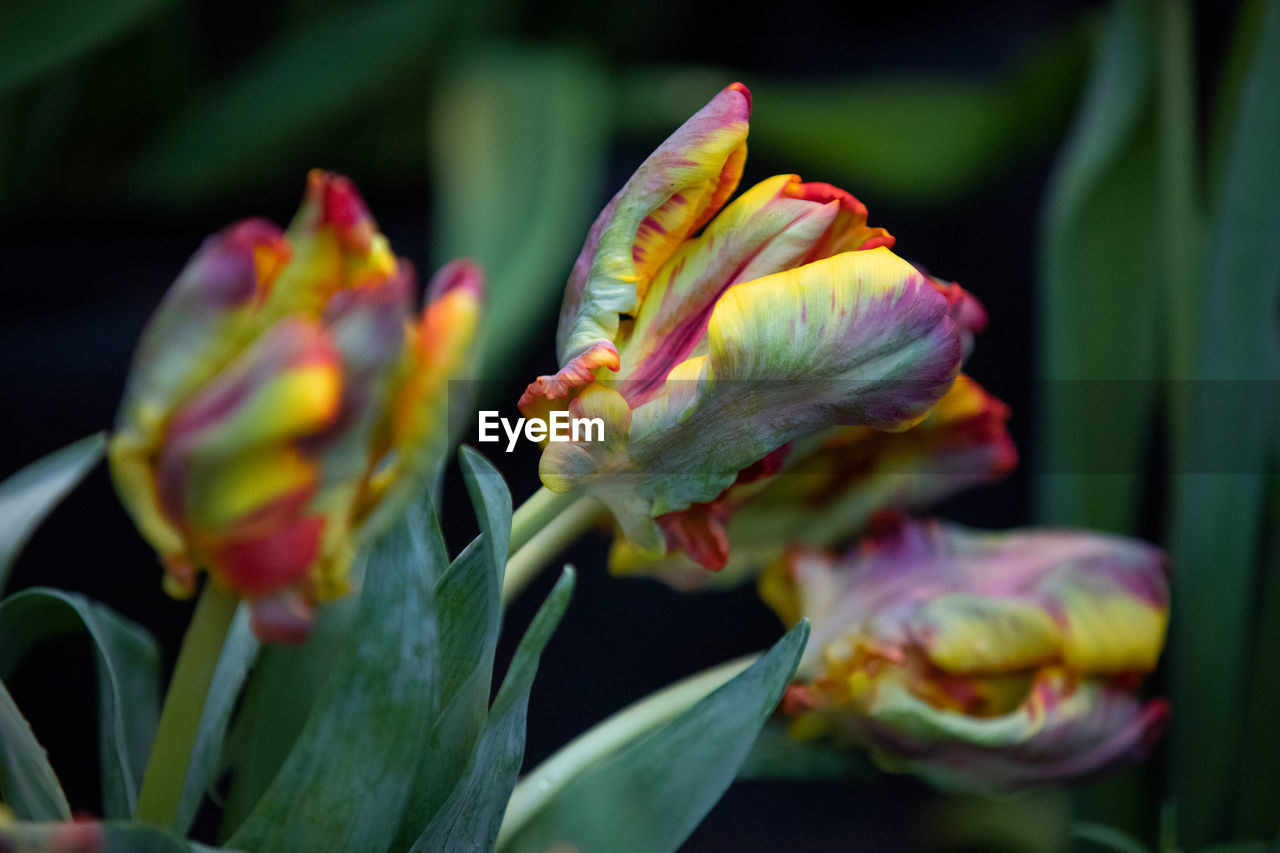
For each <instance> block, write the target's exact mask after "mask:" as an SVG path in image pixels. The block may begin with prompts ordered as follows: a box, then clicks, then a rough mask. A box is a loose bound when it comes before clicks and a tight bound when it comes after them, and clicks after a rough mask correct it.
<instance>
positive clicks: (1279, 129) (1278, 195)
mask: <svg viewBox="0 0 1280 853" xmlns="http://www.w3.org/2000/svg"><path fill="white" fill-rule="evenodd" d="M1258 39H1259V41H1258V46H1257V49H1256V51H1255V52H1254V56H1253V62H1252V64H1251V67H1250V69H1249V73H1248V76H1247V80H1246V83H1245V87H1244V91H1243V93H1242V96H1241V101H1240V108H1239V112H1238V115H1237V117H1236V124H1235V128H1234V130H1233V131H1232V134H1231V143H1230V148H1229V150H1228V154H1227V159H1226V165H1225V171H1224V184H1223V187H1222V189H1221V191H1220V192H1219V193H1218V194H1217V199H1218V202H1217V206H1216V209H1215V210H1214V211H1213V224H1212V234H1211V241H1210V247H1209V260H1208V280H1207V289H1206V292H1205V294H1204V299H1203V302H1202V303H1201V304H1200V305H1199V306H1198V307H1199V309H1200V316H1201V318H1202V323H1203V329H1202V334H1201V340H1202V342H1203V343H1202V347H1201V351H1200V357H1199V361H1198V365H1197V377H1196V378H1197V379H1198V380H1199V381H1197V382H1196V384H1195V388H1194V396H1193V399H1192V405H1191V407H1190V411H1191V413H1192V419H1191V422H1190V430H1189V432H1188V434H1187V436H1186V442H1185V444H1184V445H1183V446H1181V447H1179V448H1177V451H1178V452H1177V462H1178V465H1179V467H1180V474H1179V476H1178V478H1177V479H1176V481H1175V483H1174V486H1175V499H1176V503H1175V512H1174V515H1173V522H1172V525H1171V531H1172V534H1173V548H1172V550H1173V559H1174V563H1173V565H1174V582H1173V593H1174V602H1173V611H1174V613H1176V614H1178V615H1177V617H1176V618H1175V619H1174V621H1173V626H1172V636H1173V652H1174V656H1175V660H1176V661H1177V667H1176V669H1175V671H1174V707H1175V708H1177V716H1176V721H1175V726H1174V732H1173V735H1174V771H1175V785H1174V788H1175V795H1176V798H1177V802H1178V842H1179V844H1180V845H1183V846H1185V847H1187V848H1189V849H1196V848H1199V847H1202V846H1204V845H1205V844H1207V843H1210V842H1213V841H1220V840H1224V839H1227V838H1230V837H1231V836H1230V833H1229V828H1228V823H1229V820H1230V817H1231V808H1232V801H1233V799H1234V798H1235V797H1236V793H1235V792H1236V787H1235V785H1236V783H1237V782H1244V781H1245V780H1242V779H1238V778H1237V777H1238V766H1239V764H1238V762H1239V759H1240V756H1241V754H1242V753H1241V750H1242V748H1246V746H1247V745H1246V744H1244V743H1243V742H1242V740H1241V733H1242V730H1243V725H1242V724H1243V720H1242V719H1241V717H1242V713H1241V711H1242V709H1243V708H1244V707H1245V699H1246V688H1247V685H1248V669H1247V666H1248V662H1249V659H1250V658H1249V652H1250V649H1251V646H1252V640H1253V635H1252V629H1253V627H1254V626H1253V625H1252V624H1251V619H1250V615H1251V614H1252V613H1253V612H1254V610H1253V603H1254V600H1255V596H1256V594H1257V581H1258V564H1259V561H1260V557H1261V550H1262V533H1263V524H1264V508H1265V494H1266V468H1267V464H1268V462H1269V461H1270V460H1271V453H1272V450H1273V448H1274V447H1275V439H1276V420H1275V412H1276V411H1277V404H1278V403H1280V400H1278V399H1277V394H1276V389H1277V387H1280V383H1277V381H1276V380H1277V379H1280V334H1278V333H1277V323H1276V306H1277V305H1278V304H1280V240H1278V239H1276V235H1278V234H1280V147H1277V145H1276V140H1277V139H1280V101H1277V100H1276V98H1275V93H1276V91H1277V90H1280V0H1269V2H1268V3H1267V8H1266V11H1265V15H1264V19H1263V27H1262V31H1261V33H1260V34H1259V36H1258ZM1266 665H1267V666H1270V667H1273V668H1274V667H1275V665H1276V664H1275V661H1268V662H1267V664H1266ZM1247 748H1252V746H1248V747H1247ZM1271 772H1275V768H1274V767H1273V768H1272V771H1271Z"/></svg>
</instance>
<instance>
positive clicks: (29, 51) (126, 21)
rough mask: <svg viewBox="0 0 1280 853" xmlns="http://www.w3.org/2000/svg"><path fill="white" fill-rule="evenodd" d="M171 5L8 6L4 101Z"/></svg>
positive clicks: (25, 1)
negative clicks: (33, 81) (23, 87)
mask: <svg viewBox="0 0 1280 853" xmlns="http://www.w3.org/2000/svg"><path fill="white" fill-rule="evenodd" d="M168 3H169V0H114V2H110V3H103V2H101V0H59V2H57V3H45V2H42V0H7V2H6V3H5V6H4V18H3V23H0V95H4V94H6V93H8V92H9V91H10V90H12V89H14V88H17V87H18V86H21V85H23V84H24V83H28V82H30V81H32V80H35V79H37V78H39V77H40V76H41V75H43V74H46V73H48V72H50V71H54V70H56V69H58V68H60V67H61V66H63V65H66V64H67V63H69V62H72V61H74V60H75V59H77V58H79V57H80V56H82V55H83V54H85V53H88V52H89V51H90V50H93V49H94V48H96V47H98V46H99V45H101V44H103V43H105V42H108V41H110V40H111V39H113V38H115V37H117V36H119V35H121V34H122V33H125V32H127V31H128V30H129V29H131V28H133V27H136V26H138V25H139V24H141V23H143V22H145V21H146V20H147V19H148V18H149V17H151V16H152V15H153V14H155V13H156V12H157V11H159V10H160V9H162V8H163V7H164V6H166V5H168Z"/></svg>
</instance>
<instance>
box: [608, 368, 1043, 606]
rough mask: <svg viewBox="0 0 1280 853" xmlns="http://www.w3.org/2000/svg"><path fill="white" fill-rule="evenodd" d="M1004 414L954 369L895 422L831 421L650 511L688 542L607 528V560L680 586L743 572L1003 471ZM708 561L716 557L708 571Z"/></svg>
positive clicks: (1013, 457) (737, 578)
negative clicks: (690, 497)
mask: <svg viewBox="0 0 1280 853" xmlns="http://www.w3.org/2000/svg"><path fill="white" fill-rule="evenodd" d="M1008 419H1009V409H1008V407H1007V406H1005V405H1004V403H1002V402H1000V401H999V400H998V399H996V398H995V397H994V396H992V395H991V394H990V393H988V392H987V391H986V390H985V389H984V388H982V386H980V385H979V384H978V383H977V382H975V381H974V380H972V379H970V378H969V377H967V376H963V375H962V376H960V377H959V378H958V379H957V380H956V382H955V384H954V385H953V386H952V387H951V390H950V391H948V392H947V393H946V395H944V396H943V398H942V399H941V400H939V401H938V403H937V405H936V406H934V408H933V410H932V411H931V412H930V413H929V416H928V417H927V418H925V419H924V420H923V421H921V422H920V423H919V424H917V425H916V426H914V427H912V428H911V429H909V430H906V431H905V432H897V433H889V432H882V431H880V430H876V429H871V428H869V427H858V426H849V427H834V428H832V429H829V430H826V431H824V432H821V433H818V434H816V435H814V436H811V437H808V438H804V439H801V440H799V441H796V442H794V443H792V444H791V445H790V446H788V447H787V448H786V452H785V453H783V454H779V455H778V456H779V459H778V462H777V464H776V465H775V466H774V468H775V469H776V470H774V471H769V470H760V471H759V473H760V474H761V475H762V476H761V477H760V478H759V479H756V480H754V481H751V482H749V483H748V482H744V480H746V479H747V478H740V480H739V482H738V483H735V484H734V485H733V486H731V487H730V488H729V489H726V490H725V491H724V492H723V493H722V494H721V495H719V496H718V497H716V498H715V499H714V500H712V501H710V502H709V503H706V504H696V505H694V506H692V507H690V508H689V509H687V510H685V511H684V512H682V513H674V514H672V515H671V516H670V517H663V518H659V519H658V523H659V524H660V525H663V526H664V529H672V528H675V529H680V530H684V529H690V530H693V531H695V534H697V533H702V534H704V535H703V536H702V538H701V539H698V540H696V542H695V544H693V545H691V546H689V547H686V548H684V549H682V550H676V549H672V550H670V551H669V552H668V553H667V554H664V555H662V556H659V557H654V556H652V555H651V554H648V553H646V552H645V551H643V550H642V549H639V548H637V547H635V546H634V545H632V544H631V543H630V542H628V541H626V540H625V539H616V540H615V541H614V543H613V549H612V551H611V552H610V555H609V569H610V571H611V572H613V573H614V574H617V575H629V576H646V577H655V578H658V579H660V580H662V581H664V582H666V583H668V584H670V585H671V586H673V587H675V588H677V589H681V590H696V589H703V588H716V589H723V588H726V587H731V586H736V585H739V584H742V583H745V582H748V581H751V580H753V579H755V577H756V576H757V575H758V574H759V572H760V570H761V569H762V568H764V567H765V566H766V565H768V564H770V563H772V562H773V561H775V560H777V559H778V558H779V557H781V556H782V555H783V553H784V552H785V551H786V549H787V548H788V547H790V546H792V545H801V546H805V547H809V548H825V547H830V546H834V545H839V544H842V543H845V542H848V541H850V540H851V539H853V538H854V537H856V536H858V535H859V534H861V533H863V532H865V531H866V530H867V529H868V527H869V526H870V525H871V523H872V521H873V520H874V519H875V518H876V516H877V515H878V514H879V513H882V512H916V511H920V510H924V509H926V508H928V507H929V506H931V505H932V504H934V503H936V502H938V501H940V500H942V499H944V498H946V497H948V496H950V495H953V494H955V493H957V492H960V491H962V490H964V489H968V488H971V487H973V486H977V485H980V484H982V483H987V482H991V481H993V480H997V479H999V478H1001V477H1003V476H1005V475H1006V474H1008V473H1009V472H1010V471H1012V470H1013V468H1014V466H1015V465H1016V464H1017V460H1018V452H1017V449H1016V448H1015V447H1014V444H1013V440H1012V439H1011V438H1010V437H1009V432H1008V430H1007V429H1006V426H1005V425H1006V422H1007V421H1008ZM691 519H692V520H694V523H690V520H691ZM708 534H709V535H708ZM691 554H692V555H695V556H696V559H695V556H690V555H691ZM708 564H710V565H712V566H716V565H719V566H723V568H722V569H721V570H720V571H718V572H716V573H712V572H708V571H707V570H706V569H707V566H708Z"/></svg>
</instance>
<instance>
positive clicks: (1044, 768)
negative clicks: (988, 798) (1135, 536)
mask: <svg viewBox="0 0 1280 853" xmlns="http://www.w3.org/2000/svg"><path fill="white" fill-rule="evenodd" d="M761 591H762V594H763V595H764V596H765V598H766V600H767V601H769V603H770V604H772V605H773V607H774V609H775V610H777V612H778V613H779V615H780V616H782V617H783V619H784V621H795V620H798V619H799V618H800V617H801V616H807V617H809V619H810V620H811V622H812V625H813V633H812V635H811V639H810V642H809V646H808V648H807V650H806V651H805V657H804V658H803V660H802V661H801V664H800V669H799V670H798V678H799V681H798V682H797V684H795V685H793V686H792V688H791V691H790V692H789V694H788V699H787V702H786V706H787V709H788V710H789V712H790V713H792V714H794V715H796V719H795V721H794V723H793V726H794V729H795V731H796V733H797V734H799V735H802V736H803V735H808V736H819V735H827V736H832V737H834V738H836V739H837V740H845V741H850V742H853V743H857V744H861V745H863V746H866V747H867V748H869V749H870V750H871V752H872V755H873V756H874V757H875V758H876V760H877V761H878V762H879V763H881V764H882V765H883V766H884V767H885V768H886V769H890V770H903V771H909V772H913V773H917V774H919V775H922V776H924V777H925V778H928V779H930V780H931V781H933V782H934V783H935V784H938V785H941V786H944V787H949V788H958V789H970V790H987V791H1001V790H1012V789H1015V788H1019V787H1023V786H1028V785H1034V784H1041V783H1049V782H1056V781H1062V780H1066V779H1071V778H1075V777H1078V776H1082V775H1086V774H1090V773H1094V772H1096V771H1099V770H1101V769H1103V768H1105V767H1108V766H1111V765H1113V764H1116V763H1120V762H1124V761H1127V760H1134V759H1136V758H1139V757H1141V755H1142V754H1143V753H1144V752H1145V750H1146V748H1147V747H1148V746H1149V745H1150V743H1151V741H1152V740H1153V739H1154V737H1155V736H1156V735H1157V734H1158V733H1159V731H1160V728H1161V726H1162V724H1163V721H1164V718H1165V716H1166V714H1167V710H1168V709H1167V704H1166V703H1165V702H1164V701H1162V700H1154V701H1150V702H1144V701H1143V700H1142V699H1140V698H1139V697H1138V696H1137V695H1136V693H1135V691H1134V687H1135V685H1136V683H1137V681H1138V679H1139V678H1140V677H1141V676H1142V674H1144V673H1147V672H1150V671H1151V670H1152V669H1153V668H1154V667H1155V665H1156V661H1157V659H1158V657H1159V655H1160V651H1161V648H1162V646H1163V644H1164V637H1165V628H1166V625H1167V622H1168V613H1169V611H1168V607H1169V591H1168V586H1167V581H1166V567H1165V561H1164V556H1163V554H1162V553H1161V552H1160V551H1159V550H1157V549H1156V548H1153V547H1151V546H1149V545H1146V544H1144V543H1141V542H1137V541H1134V540H1129V539H1123V538H1120V537H1115V536H1104V535H1101V534H1096V533H1088V532H1082V531H1070V530H1051V529H1042V530H1041V529H1030V530H1021V531H1013V532H1008V533H984V532H978V531H972V530H966V529H964V528H960V527H955V526H950V525H945V524H940V523H937V522H914V521H906V522H903V523H902V524H901V526H900V527H898V529H897V530H895V531H893V532H891V533H889V534H887V535H886V536H885V537H883V538H881V539H878V540H869V541H866V542H865V543H864V544H863V545H862V546H861V547H860V548H858V549H856V550H855V551H853V552H851V553H850V554H849V555H848V556H846V557H845V558H843V559H841V560H835V559H832V558H829V557H827V556H824V555H822V554H818V553H815V552H808V551H797V552H793V553H792V554H790V555H789V556H788V558H787V559H786V560H785V561H782V562H780V563H778V564H775V565H774V566H771V567H770V569H769V571H767V572H766V573H765V575H764V576H762V578H761Z"/></svg>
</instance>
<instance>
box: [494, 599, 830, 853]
mask: <svg viewBox="0 0 1280 853" xmlns="http://www.w3.org/2000/svg"><path fill="white" fill-rule="evenodd" d="M808 636H809V624H808V622H807V621H803V622H801V623H800V624H799V625H797V626H796V627H794V628H792V629H791V630H790V631H789V632H788V633H787V635H786V636H785V637H783V638H782V639H781V640H779V641H778V642H777V643H776V644H775V645H774V647H773V648H772V649H770V650H769V651H768V652H767V653H766V654H765V655H764V656H762V657H761V658H760V659H759V660H758V661H756V662H755V663H754V664H752V665H751V666H750V667H749V668H747V669H746V670H745V671H743V672H742V673H741V674H739V675H737V676H736V677H735V678H734V679H733V680H732V681H730V682H728V683H727V684H725V685H723V686H721V687H719V688H717V689H716V690H715V691H714V692H712V693H711V694H710V695H707V696H705V697H704V698H702V699H700V700H699V701H698V702H697V703H696V704H694V705H693V706H692V707H689V708H687V709H686V710H683V711H681V712H680V713H679V714H678V716H675V717H674V718H672V719H670V720H667V721H665V722H663V723H661V724H660V725H658V726H657V727H649V728H647V729H645V728H641V729H640V730H639V731H636V728H639V727H637V726H636V724H635V720H634V717H635V716H636V714H635V712H634V710H633V711H632V712H631V717H632V719H631V720H627V719H625V718H626V717H627V716H628V712H627V711H624V712H623V713H622V714H620V715H618V716H617V717H615V718H613V719H611V720H608V721H606V722H604V723H603V724H601V726H598V727H597V728H596V729H593V730H592V731H590V732H588V733H587V734H586V735H584V736H583V737H582V738H580V739H579V741H582V740H586V739H589V738H592V739H596V740H597V742H598V743H599V744H600V748H599V749H594V748H593V749H592V750H590V760H581V759H579V758H576V757H575V758H573V760H571V761H568V762H565V761H564V760H563V758H562V756H564V755H566V754H569V755H571V756H572V755H573V751H574V744H570V745H569V746H568V747H566V749H565V750H563V751H562V752H561V753H560V754H559V755H558V756H553V757H552V758H551V759H550V760H548V761H547V762H546V763H544V764H543V765H542V766H541V767H539V768H537V769H535V770H534V771H533V772H532V773H530V774H529V776H528V777H527V778H526V779H525V780H524V781H523V782H521V784H520V789H519V790H518V791H517V793H516V794H514V795H513V797H512V802H511V806H510V808H509V811H508V819H507V821H506V822H505V823H504V825H503V828H502V834H501V838H500V839H499V845H498V847H499V849H500V850H502V851H504V853H513V851H526V850H528V851H535V850H536V851H545V850H548V849H550V848H552V847H554V846H556V845H557V844H564V845H566V846H567V847H571V848H576V849H579V850H610V851H617V853H626V852H627V851H645V853H661V851H665V850H675V849H676V848H677V847H678V846H679V844H680V843H681V842H682V841H683V840H684V839H685V837H687V836H688V834H689V833H690V832H692V831H693V829H694V827H696V826H697V825H698V822H699V821H701V820H702V818H703V816H704V815H705V814H706V813H707V812H708V811H709V810H710V809H711V807H712V806H713V805H715V803H716V801H717V800H719V799H720V796H721V795H722V794H723V793H724V791H725V789H726V788H728V787H729V784H730V783H731V782H732V781H733V778H734V774H736V773H737V771H738V767H739V766H740V765H741V764H742V762H743V760H744V759H745V758H746V757H747V754H748V752H749V751H750V749H751V745H752V743H753V742H754V741H755V739H756V736H757V734H758V733H759V731H760V728H761V727H762V726H763V725H764V723H765V720H766V719H768V717H769V715H770V714H771V713H772V712H773V709H774V707H775V706H776V705H777V704H778V701H779V700H780V699H781V698H782V693H783V691H784V690H785V689H786V686H787V684H788V683H789V682H790V681H791V677H792V675H793V674H794V673H795V668H796V665H797V664H798V663H799V661H800V654H801V652H803V651H804V644H805V641H806V640H807V639H808ZM661 695H662V694H659V696H661ZM670 705H671V703H665V702H664V703H660V704H658V705H657V706H656V707H654V711H655V712H656V713H655V715H656V716H660V715H662V714H665V713H666V712H668V710H669V708H670ZM620 718H622V719H623V720H624V722H623V724H622V726H621V727H622V728H625V729H629V730H630V734H631V737H629V738H627V739H625V740H622V742H617V741H615V740H614V739H613V738H611V737H609V736H607V735H606V736H603V737H602V736H601V735H600V732H601V731H606V732H607V730H608V729H609V727H610V726H611V725H618V723H617V720H618V719H620ZM557 762H560V763H561V765H562V768H563V769H557V767H556V764H557ZM566 764H567V765H568V767H567V768H564V765H566ZM564 769H567V770H568V771H569V772H568V773H565V772H564Z"/></svg>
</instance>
